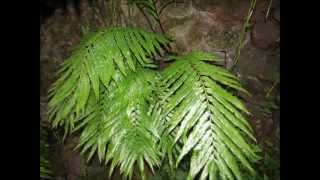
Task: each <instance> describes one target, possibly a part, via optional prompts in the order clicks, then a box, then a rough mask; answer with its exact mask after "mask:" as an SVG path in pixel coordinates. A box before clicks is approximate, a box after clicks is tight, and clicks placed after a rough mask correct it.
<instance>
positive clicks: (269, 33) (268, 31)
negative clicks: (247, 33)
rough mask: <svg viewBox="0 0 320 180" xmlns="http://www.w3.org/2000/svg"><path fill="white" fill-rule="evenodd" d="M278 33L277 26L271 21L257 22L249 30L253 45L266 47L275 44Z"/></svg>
mask: <svg viewBox="0 0 320 180" xmlns="http://www.w3.org/2000/svg"><path fill="white" fill-rule="evenodd" d="M279 35H280V30H279V27H278V26H276V25H275V24H273V23H272V22H270V21H268V22H265V23H264V22H259V23H257V24H255V25H254V27H253V30H252V31H251V40H252V43H253V45H254V46H256V47H258V48H261V49H268V48H271V47H272V46H274V45H276V43H277V40H278V38H279Z"/></svg>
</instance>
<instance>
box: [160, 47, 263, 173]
mask: <svg viewBox="0 0 320 180" xmlns="http://www.w3.org/2000/svg"><path fill="white" fill-rule="evenodd" d="M172 59H173V60H175V62H174V63H172V64H171V65H170V66H169V67H168V68H167V69H165V70H164V72H163V73H162V90H161V91H162V92H164V93H162V101H160V102H159V104H160V105H161V106H162V108H161V109H162V110H161V111H162V112H161V113H159V116H161V117H158V118H159V119H167V120H166V121H168V123H169V124H168V128H167V130H166V131H167V134H170V133H171V134H172V133H173V134H174V135H175V142H177V141H178V140H181V141H183V148H182V150H181V151H180V155H179V157H178V158H177V164H178V163H179V162H180V161H181V160H182V159H183V158H184V157H185V156H186V155H187V154H188V153H190V152H192V156H191V165H190V172H189V178H191V179H193V178H195V177H196V176H197V175H198V174H199V173H200V172H201V171H202V172H201V175H200V179H206V178H207V177H208V176H209V178H210V179H216V177H218V176H220V177H221V178H222V179H235V178H236V179H241V173H240V168H239V167H240V166H239V165H240V164H241V165H243V166H244V167H246V169H247V170H249V171H250V172H251V173H254V170H253V168H252V166H251V165H250V164H251V162H254V161H256V160H257V159H258V158H259V157H258V156H257V154H256V148H255V147H254V146H253V145H251V143H250V142H249V140H250V138H251V139H252V140H255V139H254V137H253V135H252V129H251V127H250V125H249V124H248V122H247V121H246V119H245V118H244V116H243V115H242V114H241V113H240V112H241V111H242V112H245V113H249V112H248V111H247V109H246V108H245V106H244V105H243V104H242V103H241V101H240V100H239V99H238V98H237V97H236V96H233V95H232V94H231V93H230V92H228V91H226V90H225V87H230V88H233V89H235V90H240V91H244V92H246V90H244V89H243V88H242V87H241V85H240V84H239V82H238V81H237V78H236V77H235V76H234V75H232V74H231V73H229V72H228V71H226V70H224V69H222V68H220V67H218V66H215V65H211V64H209V63H208V62H206V61H211V62H214V61H218V60H219V59H218V58H217V57H215V56H213V55H211V54H207V53H200V52H194V53H191V54H189V55H185V56H181V57H175V58H172Z"/></svg>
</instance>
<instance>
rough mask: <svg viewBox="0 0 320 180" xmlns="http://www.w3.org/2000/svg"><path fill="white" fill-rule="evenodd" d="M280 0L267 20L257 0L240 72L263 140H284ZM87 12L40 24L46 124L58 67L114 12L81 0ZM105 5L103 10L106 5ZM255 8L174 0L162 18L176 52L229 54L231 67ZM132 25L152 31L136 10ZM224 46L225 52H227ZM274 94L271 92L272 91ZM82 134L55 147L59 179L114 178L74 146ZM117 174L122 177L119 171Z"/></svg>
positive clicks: (240, 1) (240, 2) (237, 0)
mask: <svg viewBox="0 0 320 180" xmlns="http://www.w3.org/2000/svg"><path fill="white" fill-rule="evenodd" d="M121 3H122V4H121V6H120V7H121V8H120V9H119V13H120V12H122V15H121V16H122V19H121V18H120V19H118V20H117V21H119V22H120V23H125V21H128V18H127V19H126V17H127V16H128V13H127V12H128V6H127V4H125V3H123V1H121ZM278 4H279V3H278V1H277V0H274V2H273V5H272V9H271V10H272V11H271V14H270V18H269V19H268V20H267V21H266V20H265V18H264V16H265V11H266V8H267V5H268V1H257V6H256V11H255V13H254V16H253V19H252V26H251V28H249V31H248V33H247V34H246V38H245V42H244V46H243V49H242V50H241V55H240V58H239V61H238V64H237V65H236V67H235V73H236V74H237V76H238V77H239V78H240V80H241V82H242V83H243V84H244V86H245V87H246V88H247V89H248V91H249V92H250V93H251V94H252V97H247V96H245V95H241V94H240V96H241V98H242V99H244V100H245V102H246V104H247V106H248V109H249V111H251V112H252V116H250V117H249V119H250V122H251V124H252V125H253V127H254V129H255V132H256V134H257V136H258V140H259V141H261V142H264V139H266V138H267V137H268V138H269V137H271V138H272V139H273V140H272V141H273V142H275V143H278V142H279V139H280V136H279V122H280V118H279V112H280V110H279V109H277V108H275V105H278V104H279V100H277V99H279V87H280V81H279V78H280V74H279V67H280V55H279V54H280V49H279V47H278V45H279V42H280V36H279V32H280V27H279V23H278V21H280V10H279V8H278ZM81 9H82V13H81V15H80V16H79V15H76V12H75V11H73V10H72V9H69V12H68V13H67V15H63V13H62V12H61V11H59V10H58V11H56V13H55V15H54V16H52V17H50V18H49V19H47V20H46V22H45V23H44V24H43V25H42V26H41V29H40V43H41V53H40V68H41V69H40V73H41V76H40V77H41V79H40V93H41V98H40V105H41V106H40V110H41V114H40V116H41V121H42V122H44V123H42V124H47V125H48V123H47V119H48V117H47V112H46V111H47V98H46V96H47V91H48V88H49V87H50V84H51V83H52V82H53V81H54V80H55V78H56V77H55V72H56V71H57V70H58V68H59V64H61V63H62V62H63V61H64V59H65V58H67V57H68V56H69V55H70V53H71V47H72V46H73V45H75V44H76V43H78V42H79V40H80V39H81V37H82V36H83V33H82V32H83V31H84V27H85V26H87V25H88V24H89V25H90V27H93V29H95V28H99V27H102V26H110V25H111V24H112V22H110V21H109V20H106V17H110V16H111V15H110V11H103V10H101V12H100V13H97V12H96V11H94V9H93V8H89V6H86V4H85V1H83V4H82V5H81ZM100 9H103V8H102V7H100ZM248 9H249V1H246V0H226V1H211V0H192V1H186V3H184V4H172V5H169V6H168V7H167V8H166V9H165V10H164V11H163V14H162V15H161V22H162V24H163V27H164V29H165V31H166V33H167V34H169V35H170V36H172V37H174V39H175V44H173V51H176V52H178V53H181V54H184V53H187V52H190V51H193V50H202V51H206V52H216V53H218V54H220V55H221V57H226V61H227V66H228V67H229V66H230V64H233V57H234V54H235V49H236V47H237V45H238V39H239V35H240V32H241V29H242V25H243V23H244V19H245V17H246V15H247V11H248ZM131 16H132V17H131V19H132V22H131V23H132V24H134V25H139V26H141V27H143V28H144V29H146V30H150V27H149V24H148V22H147V21H146V20H145V18H144V16H143V15H142V14H141V13H140V12H139V11H138V10H137V9H134V8H133V9H131ZM152 26H153V29H155V30H157V31H158V32H160V29H159V27H158V26H157V23H156V22H154V21H152ZM222 51H224V52H225V53H222ZM267 95H268V96H267ZM76 142H77V139H76V138H73V139H72V140H69V141H66V142H65V143H64V145H61V146H60V147H59V148H60V149H59V148H58V149H59V150H55V151H54V153H56V154H55V156H54V157H55V158H56V160H57V159H58V162H57V164H56V165H55V166H56V167H58V168H57V170H56V172H59V173H58V175H57V178H56V179H65V178H66V177H67V178H68V180H71V179H72V180H73V179H74V180H95V179H97V180H98V179H99V180H100V179H101V180H102V179H103V180H105V179H108V177H107V176H106V172H107V171H106V169H105V167H104V166H101V165H100V164H99V162H98V160H97V158H95V159H93V160H92V162H91V163H85V160H84V159H81V157H80V156H79V153H78V152H76V151H72V148H71V147H74V145H75V144H76ZM111 179H120V175H119V172H117V173H115V175H114V176H113V177H111Z"/></svg>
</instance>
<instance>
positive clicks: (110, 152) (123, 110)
mask: <svg viewBox="0 0 320 180" xmlns="http://www.w3.org/2000/svg"><path fill="white" fill-rule="evenodd" d="M154 77H155V72H154V71H151V70H145V69H139V70H137V71H136V72H135V73H132V74H130V76H128V77H127V78H124V79H123V81H121V82H120V83H119V85H118V88H117V89H115V90H114V91H112V92H110V93H108V95H105V96H104V97H103V101H102V103H101V106H100V108H99V109H98V108H97V109H96V112H95V115H94V116H92V117H89V120H88V121H87V124H86V126H85V128H84V130H83V131H82V134H81V137H80V143H79V145H78V148H79V147H82V153H85V152H87V151H88V152H90V153H89V157H88V160H89V159H90V158H91V157H92V155H93V154H94V153H95V152H97V153H98V157H99V159H100V161H101V160H104V161H105V164H107V163H108V162H109V161H111V170H110V175H111V174H112V172H113V169H114V167H115V166H118V165H119V166H120V170H121V172H123V173H124V175H125V176H129V177H130V178H131V176H132V173H133V170H134V164H136V163H137V164H138V167H139V170H140V172H141V175H142V179H145V175H144V167H145V162H147V164H148V165H149V167H150V168H151V169H152V171H153V166H159V163H160V153H159V151H158V150H157V149H156V141H157V136H156V132H155V131H156V129H153V126H152V119H151V117H150V115H149V114H148V109H149V104H150V96H151V92H152V82H153V79H154Z"/></svg>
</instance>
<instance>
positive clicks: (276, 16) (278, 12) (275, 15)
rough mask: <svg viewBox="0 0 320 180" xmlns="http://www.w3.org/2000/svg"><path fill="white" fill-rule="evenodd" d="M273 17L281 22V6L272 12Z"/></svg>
mask: <svg viewBox="0 0 320 180" xmlns="http://www.w3.org/2000/svg"><path fill="white" fill-rule="evenodd" d="M272 18H273V19H274V20H276V21H277V22H280V8H278V9H276V10H274V12H273V13H272Z"/></svg>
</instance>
